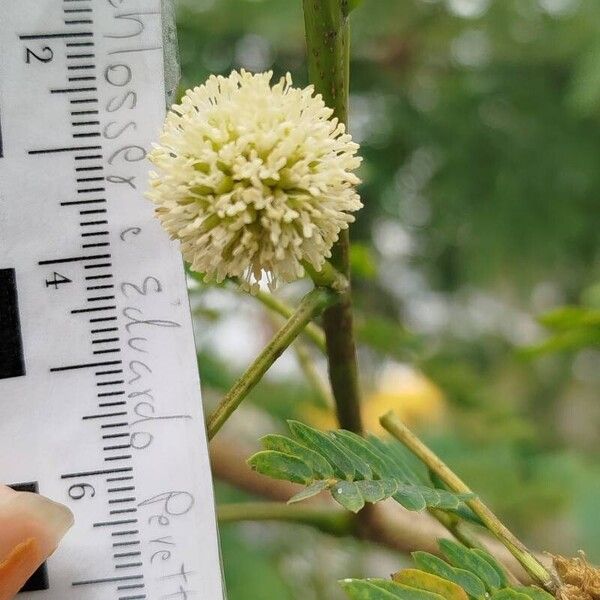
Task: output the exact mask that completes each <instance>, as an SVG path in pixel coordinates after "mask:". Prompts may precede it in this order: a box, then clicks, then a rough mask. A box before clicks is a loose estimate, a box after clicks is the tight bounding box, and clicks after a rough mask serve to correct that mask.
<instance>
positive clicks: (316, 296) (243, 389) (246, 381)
mask: <svg viewBox="0 0 600 600" xmlns="http://www.w3.org/2000/svg"><path fill="white" fill-rule="evenodd" d="M335 297H336V296H335V293H334V292H332V291H331V290H328V289H325V288H315V289H313V290H312V291H310V292H309V293H308V294H307V295H306V296H304V298H303V299H302V301H301V302H300V304H299V305H298V308H297V309H296V311H295V312H294V314H293V315H292V316H291V317H290V318H289V319H288V320H287V322H286V323H285V325H284V326H283V327H282V328H281V329H280V330H279V331H278V332H277V333H276V334H275V336H274V337H273V339H272V340H271V341H270V342H269V343H268V344H267V346H266V347H265V348H264V349H263V350H262V352H261V353H260V354H259V355H258V357H257V358H256V359H255V361H254V362H253V363H252V364H251V365H250V366H249V367H248V369H247V370H246V371H245V373H244V374H243V375H242V376H241V377H240V378H239V379H238V380H237V381H236V382H235V383H234V385H233V387H232V388H231V389H230V390H229V392H227V394H226V395H225V397H224V398H223V399H222V400H221V402H220V403H219V405H218V406H217V408H216V409H215V411H214V412H213V413H212V414H211V415H210V417H209V418H208V422H207V429H208V439H209V440H211V439H212V438H213V437H214V436H215V435H216V433H217V432H218V431H219V430H220V429H221V427H222V426H223V424H224V423H225V422H226V421H227V419H228V418H229V417H230V416H231V414H232V413H233V412H234V411H235V409H236V408H237V407H238V406H239V405H240V404H241V402H242V400H243V399H244V398H245V397H246V396H247V395H248V393H249V392H250V390H252V388H254V386H255V385H256V384H257V383H258V382H259V381H260V380H261V378H262V376H263V375H264V374H265V373H266V372H267V371H268V370H269V368H270V367H271V365H273V363H274V362H275V361H276V360H277V359H278V358H279V357H280V356H281V354H283V352H284V350H285V349H286V348H287V347H288V346H289V345H290V344H291V343H292V342H293V341H294V340H295V339H296V338H297V337H298V335H299V334H300V333H301V332H302V331H303V330H304V328H305V327H306V325H307V324H308V323H309V322H310V321H311V319H313V318H314V317H315V316H316V315H318V314H320V313H321V311H322V310H323V309H324V308H325V307H326V306H328V305H329V304H331V303H332V302H333V301H334V300H335Z"/></svg>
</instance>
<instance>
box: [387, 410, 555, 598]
mask: <svg viewBox="0 0 600 600" xmlns="http://www.w3.org/2000/svg"><path fill="white" fill-rule="evenodd" d="M380 422H381V425H382V426H383V427H384V428H385V429H386V430H387V431H388V432H389V433H391V434H392V435H393V436H394V437H395V438H396V439H397V440H399V441H401V442H402V443H403V444H404V445H405V446H406V447H407V448H408V449H409V450H410V451H411V452H412V453H413V454H414V455H415V456H417V457H418V458H419V459H420V460H422V461H423V462H424V463H425V464H426V465H427V467H429V469H430V470H431V471H433V472H434V473H436V474H437V475H438V476H439V478H440V479H441V480H442V481H443V482H444V483H445V484H446V485H447V486H448V488H449V489H450V490H452V491H453V492H455V493H457V494H473V491H472V490H471V489H470V488H469V486H468V485H467V484H466V483H464V482H463V481H462V479H460V478H459V477H458V475H456V474H455V473H454V471H452V469H450V467H448V465H446V464H445V463H444V462H443V461H442V460H441V459H440V458H439V457H438V456H437V455H436V454H435V453H434V452H433V451H432V450H430V449H429V448H428V447H427V446H426V445H425V444H424V443H423V442H422V441H421V440H420V439H419V438H418V437H417V436H416V435H415V434H414V433H412V432H411V431H410V430H409V429H408V427H406V425H404V423H403V422H402V421H401V420H400V419H399V417H398V416H397V415H395V414H394V413H393V412H388V413H387V414H386V415H384V416H383V417H381V419H380ZM465 504H467V506H469V507H470V508H471V509H472V510H473V512H474V513H475V514H476V515H477V516H478V517H479V518H480V519H481V521H482V522H483V524H484V525H485V526H486V527H487V529H488V530H489V531H490V532H491V533H493V534H494V535H495V536H496V537H497V538H498V539H499V540H500V541H501V542H502V543H503V544H504V545H505V546H506V548H508V550H509V551H510V553H511V554H512V555H513V556H514V557H515V558H516V559H517V560H518V561H519V563H521V565H522V566H523V568H524V569H525V570H526V571H527V573H529V575H530V576H531V577H532V578H533V579H534V580H535V581H537V582H538V583H539V584H540V585H542V586H543V587H544V588H545V589H546V590H548V591H549V592H551V593H553V592H554V591H555V590H556V587H557V583H558V582H557V581H556V580H555V578H554V577H553V575H552V574H551V573H549V572H548V571H547V570H546V568H545V567H544V566H543V565H542V564H541V563H540V562H539V561H538V559H537V558H536V557H535V556H534V555H533V554H532V553H531V552H530V551H529V550H528V549H527V547H526V546H525V545H524V544H523V542H521V541H520V540H519V539H518V538H517V537H516V536H515V535H514V534H513V533H512V532H511V531H510V530H509V529H508V528H507V527H506V526H505V525H504V524H503V523H502V522H501V521H500V519H498V517H497V516H496V515H495V514H494V513H493V512H492V511H491V510H490V509H489V508H488V507H487V506H486V505H485V504H484V503H483V502H482V501H481V500H480V499H479V498H478V497H477V496H473V497H472V498H468V499H466V500H465Z"/></svg>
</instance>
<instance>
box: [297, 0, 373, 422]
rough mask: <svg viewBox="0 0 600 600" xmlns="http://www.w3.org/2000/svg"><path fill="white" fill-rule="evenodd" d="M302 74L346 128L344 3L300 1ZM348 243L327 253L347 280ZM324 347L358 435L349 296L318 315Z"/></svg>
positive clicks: (344, 416) (342, 413) (345, 416)
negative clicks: (303, 53)
mask: <svg viewBox="0 0 600 600" xmlns="http://www.w3.org/2000/svg"><path fill="white" fill-rule="evenodd" d="M303 6H304V23H305V29H306V45H307V59H308V73H309V79H310V81H311V83H312V84H313V85H314V86H315V91H316V92H317V93H319V94H321V95H322V96H323V100H324V101H325V104H326V105H327V106H329V107H330V108H332V109H333V111H334V115H335V116H336V117H337V118H338V119H339V120H340V121H341V122H342V123H345V124H347V122H348V82H349V47H348V45H349V41H350V34H349V27H348V20H347V14H348V3H347V0H319V1H317V0H303ZM349 250H350V238H349V234H348V230H344V231H342V232H341V234H340V239H339V241H338V242H337V243H336V245H335V246H334V248H333V257H332V264H333V266H334V267H335V268H336V269H337V270H338V271H339V272H340V273H342V274H343V275H345V276H346V277H347V278H348V279H349V276H350V268H349ZM323 325H324V329H325V337H326V341H327V355H328V360H329V378H330V380H331V388H332V391H333V395H334V398H335V402H336V408H337V414H338V420H339V423H340V425H341V427H343V428H344V429H349V430H350V431H354V432H357V433H361V432H362V430H363V427H362V421H361V416H360V391H359V383H358V366H357V360H356V344H355V341H354V331H353V317H352V302H351V296H350V290H349V289H348V290H347V291H345V292H344V293H341V294H340V295H339V296H338V301H337V302H336V303H335V304H333V305H332V306H331V307H329V308H328V309H327V310H326V311H325V312H324V315H323Z"/></svg>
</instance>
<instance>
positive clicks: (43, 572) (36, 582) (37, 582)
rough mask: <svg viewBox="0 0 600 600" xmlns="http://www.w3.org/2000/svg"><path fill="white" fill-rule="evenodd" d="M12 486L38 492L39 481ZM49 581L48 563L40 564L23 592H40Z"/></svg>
mask: <svg viewBox="0 0 600 600" xmlns="http://www.w3.org/2000/svg"><path fill="white" fill-rule="evenodd" d="M8 487H11V488H12V489H13V490H16V491H17V492H33V493H34V494H37V493H38V491H39V490H38V483H37V481H31V482H29V483H14V484H10V485H9V486H8ZM49 587H50V586H49V582H48V569H47V568H46V563H43V564H41V565H40V566H39V568H38V570H37V571H36V572H35V573H34V574H33V575H32V576H31V577H30V578H29V579H28V580H27V582H26V583H25V585H24V586H23V587H22V588H21V592H38V591H40V590H47V589H48V588H49Z"/></svg>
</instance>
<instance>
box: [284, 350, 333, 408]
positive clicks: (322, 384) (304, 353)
mask: <svg viewBox="0 0 600 600" xmlns="http://www.w3.org/2000/svg"><path fill="white" fill-rule="evenodd" d="M294 350H295V351H296V358H297V359H298V364H299V365H300V368H301V369H302V372H303V373H304V376H305V377H306V380H307V381H308V382H309V383H310V384H311V386H312V388H313V390H314V391H315V392H316V394H317V396H318V397H319V400H320V404H321V406H323V407H324V408H328V409H331V407H332V406H333V404H334V403H333V398H332V396H331V391H330V389H329V386H328V385H327V382H326V381H325V380H324V379H323V378H322V377H321V375H320V374H319V371H318V370H317V365H316V364H315V361H314V360H313V359H312V356H311V355H310V352H309V350H308V348H307V347H306V346H305V345H304V344H303V343H302V342H300V341H298V342H296V343H295V344H294Z"/></svg>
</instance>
